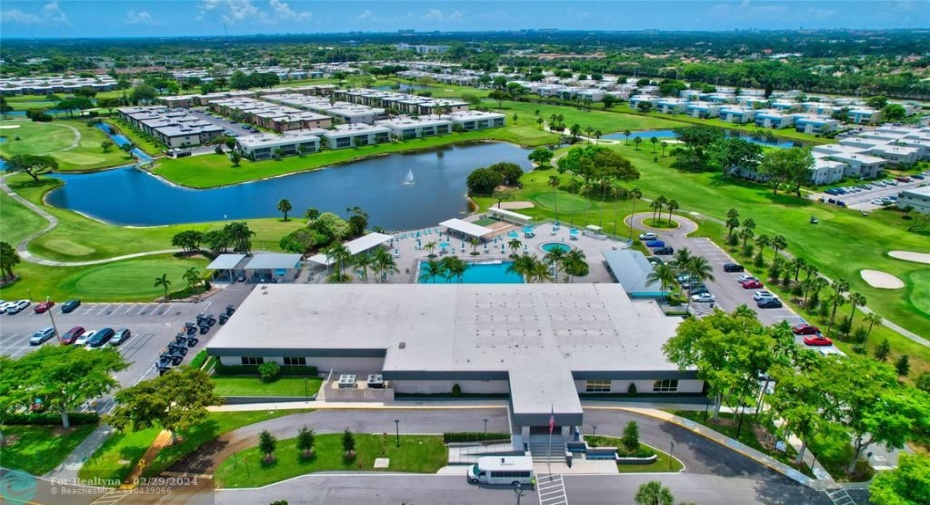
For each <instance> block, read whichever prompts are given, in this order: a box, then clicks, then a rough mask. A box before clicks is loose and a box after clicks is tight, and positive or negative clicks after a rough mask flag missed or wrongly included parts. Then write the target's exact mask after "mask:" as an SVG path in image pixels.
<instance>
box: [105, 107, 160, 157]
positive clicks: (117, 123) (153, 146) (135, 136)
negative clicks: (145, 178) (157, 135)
mask: <svg viewBox="0 0 930 505" xmlns="http://www.w3.org/2000/svg"><path fill="white" fill-rule="evenodd" d="M106 122H107V123H109V124H110V126H113V127H115V128H116V129H117V130H119V133H120V134H121V135H125V136H126V138H128V139H129V141H130V142H132V143H133V145H135V146H136V147H138V148H139V149H142V150H143V151H145V152H146V153H147V154H148V155H150V156H156V155H158V154H161V153H162V151H164V150H165V149H166V147H165V146H164V144H161V143H159V142H156V141H155V140H153V139H152V138H151V137H147V136H145V135H143V134H142V133H141V132H140V131H138V130H136V129H135V128H133V127H132V126H131V125H130V124H129V123H127V122H125V121H123V120H122V119H120V118H119V117H116V116H114V117H111V118H107V119H106Z"/></svg>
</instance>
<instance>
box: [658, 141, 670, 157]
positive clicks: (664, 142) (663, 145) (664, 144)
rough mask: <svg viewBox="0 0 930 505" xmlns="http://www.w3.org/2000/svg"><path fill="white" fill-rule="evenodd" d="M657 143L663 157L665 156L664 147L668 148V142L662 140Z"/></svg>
mask: <svg viewBox="0 0 930 505" xmlns="http://www.w3.org/2000/svg"><path fill="white" fill-rule="evenodd" d="M659 145H660V146H662V157H663V158H664V157H665V149H666V148H668V142H666V141H664V140H663V141H662V142H660V143H659Z"/></svg>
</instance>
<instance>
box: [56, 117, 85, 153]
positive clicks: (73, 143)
mask: <svg viewBox="0 0 930 505" xmlns="http://www.w3.org/2000/svg"><path fill="white" fill-rule="evenodd" d="M53 124H54V123H53ZM56 126H64V127H65V128H67V129H69V130H71V132H72V133H74V140H72V141H71V147H66V148H64V149H61V150H58V151H55V152H59V153H60V152H64V151H70V150H72V149H74V148H75V147H77V146H78V144H80V143H81V132H79V131H78V129H77V128H75V127H73V126H71V125H66V124H57V125H56Z"/></svg>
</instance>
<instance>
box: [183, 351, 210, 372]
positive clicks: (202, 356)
mask: <svg viewBox="0 0 930 505" xmlns="http://www.w3.org/2000/svg"><path fill="white" fill-rule="evenodd" d="M207 358H209V356H207V350H206V349H202V350H201V351H200V352H198V353H197V355H196V356H194V359H192V360H191V362H190V364H189V365H187V366H189V367H191V368H200V367H202V366H203V364H204V363H206V362H207Z"/></svg>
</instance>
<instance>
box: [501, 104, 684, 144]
mask: <svg viewBox="0 0 930 505" xmlns="http://www.w3.org/2000/svg"><path fill="white" fill-rule="evenodd" d="M484 105H486V106H488V107H491V108H492V109H494V110H495V111H497V112H501V113H504V114H506V115H507V124H508V125H509V124H510V123H511V121H512V120H513V114H514V113H517V122H518V124H524V123H525V124H529V125H532V127H533V128H537V129H538V128H539V126H538V125H537V123H536V119H537V117H541V118H543V120H544V121H545V122H546V123H547V124H548V123H549V117H550V116H551V115H553V114H555V115H560V114H561V115H562V117H563V119H564V123H565V126H566V128H571V126H572V125H574V124H579V125H581V130H582V131H581V135H585V136H587V132H585V131H584V130H585V129H586V128H587V127H589V126H590V127H591V128H594V129H595V130H600V131H601V133H603V134H604V135H607V134H608V133H614V132H622V131H623V130H658V129H667V128H677V127H679V126H683V125H682V124H681V123H678V122H675V121H669V120H667V119H664V118H657V117H649V116H640V115H634V114H624V113H620V112H604V111H598V110H591V111H584V110H578V108H576V107H566V106H563V105H546V104H541V103H531V102H513V101H506V100H505V101H504V102H503V103H502V107H500V108H498V107H497V100H490V99H488V100H485V101H484ZM537 110H538V111H539V116H537V115H536V111H537Z"/></svg>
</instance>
